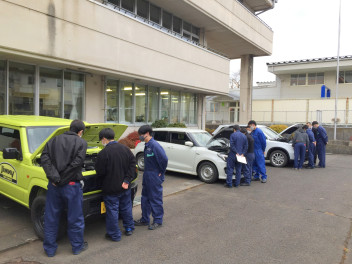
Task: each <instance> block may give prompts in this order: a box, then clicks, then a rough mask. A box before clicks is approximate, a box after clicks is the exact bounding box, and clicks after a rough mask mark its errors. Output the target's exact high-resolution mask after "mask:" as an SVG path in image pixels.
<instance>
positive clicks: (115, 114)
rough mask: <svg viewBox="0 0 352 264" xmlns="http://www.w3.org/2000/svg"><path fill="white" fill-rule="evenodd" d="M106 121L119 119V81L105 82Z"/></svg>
mask: <svg viewBox="0 0 352 264" xmlns="http://www.w3.org/2000/svg"><path fill="white" fill-rule="evenodd" d="M105 92H106V121H113V122H118V121H119V81H117V80H107V82H106V89H105Z"/></svg>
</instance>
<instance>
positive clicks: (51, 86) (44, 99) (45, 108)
mask: <svg viewBox="0 0 352 264" xmlns="http://www.w3.org/2000/svg"><path fill="white" fill-rule="evenodd" d="M39 79H40V85H39V115H41V116H52V117H61V102H62V100H61V95H62V85H61V83H60V81H61V80H62V71H60V70H54V69H47V68H40V78H39Z"/></svg>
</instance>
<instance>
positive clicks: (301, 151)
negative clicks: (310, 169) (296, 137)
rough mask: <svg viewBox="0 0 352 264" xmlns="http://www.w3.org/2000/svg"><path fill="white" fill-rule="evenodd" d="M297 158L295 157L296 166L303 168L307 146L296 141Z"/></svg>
mask: <svg viewBox="0 0 352 264" xmlns="http://www.w3.org/2000/svg"><path fill="white" fill-rule="evenodd" d="M294 151H295V159H294V168H296V169H302V167H303V163H304V160H305V158H306V146H305V145H304V144H303V143H302V142H299V143H296V144H295V147H294Z"/></svg>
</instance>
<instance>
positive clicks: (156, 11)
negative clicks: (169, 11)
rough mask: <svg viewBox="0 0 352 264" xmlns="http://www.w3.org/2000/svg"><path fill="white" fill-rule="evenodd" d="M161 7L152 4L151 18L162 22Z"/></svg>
mask: <svg viewBox="0 0 352 264" xmlns="http://www.w3.org/2000/svg"><path fill="white" fill-rule="evenodd" d="M160 18H161V8H160V7H157V6H155V5H152V4H150V20H151V21H153V22H155V23H158V24H160Z"/></svg>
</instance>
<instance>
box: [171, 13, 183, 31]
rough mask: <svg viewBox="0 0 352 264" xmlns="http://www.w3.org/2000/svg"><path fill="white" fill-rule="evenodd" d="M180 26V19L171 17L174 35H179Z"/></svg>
mask: <svg viewBox="0 0 352 264" xmlns="http://www.w3.org/2000/svg"><path fill="white" fill-rule="evenodd" d="M181 25H182V20H181V18H178V17H175V16H174V17H173V31H175V32H176V33H179V34H181Z"/></svg>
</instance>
